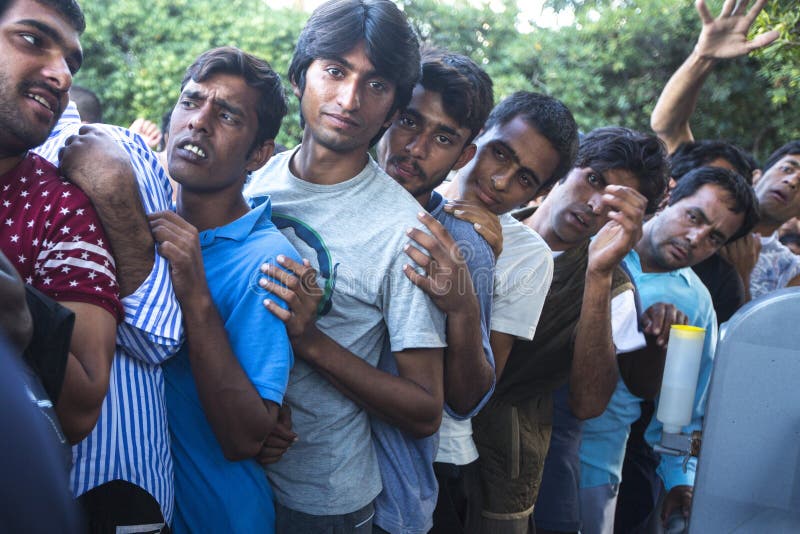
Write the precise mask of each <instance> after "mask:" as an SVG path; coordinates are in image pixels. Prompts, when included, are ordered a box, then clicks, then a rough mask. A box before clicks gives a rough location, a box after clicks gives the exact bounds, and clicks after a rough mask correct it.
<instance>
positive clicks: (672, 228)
mask: <svg viewBox="0 0 800 534" xmlns="http://www.w3.org/2000/svg"><path fill="white" fill-rule="evenodd" d="M730 203H731V198H730V193H728V192H727V191H726V190H725V189H723V188H722V187H720V186H718V185H714V184H705V185H703V186H702V187H700V188H699V189H698V190H697V191H696V192H695V194H694V195H692V196H690V197H686V198H682V199H681V200H679V201H678V202H676V203H674V204H673V205H671V206H668V207H667V208H666V209H664V211H662V212H660V213H659V214H658V215H656V216H655V217H654V218H653V219H651V220H650V221H648V223H647V224H646V225H645V227H644V237H643V241H644V245H645V246H644V250H643V252H644V253H645V254H646V256H647V257H648V258H649V260H648V263H649V265H650V268H651V269H652V270H655V271H659V272H666V271H674V270H675V269H680V268H681V267H689V266H692V265H695V264H697V263H699V262H701V261H703V260H704V259H706V258H708V257H709V256H711V255H712V254H714V253H715V252H716V251H717V250H719V248H720V247H722V245H724V244H725V243H726V242H727V241H728V239H729V238H730V237H731V236H732V235H733V234H735V233H736V232H737V231H738V230H739V228H740V227H741V226H742V223H743V222H744V214H743V213H734V212H732V211H731V210H730V208H729V205H730ZM637 249H638V247H637ZM643 259H644V255H643Z"/></svg>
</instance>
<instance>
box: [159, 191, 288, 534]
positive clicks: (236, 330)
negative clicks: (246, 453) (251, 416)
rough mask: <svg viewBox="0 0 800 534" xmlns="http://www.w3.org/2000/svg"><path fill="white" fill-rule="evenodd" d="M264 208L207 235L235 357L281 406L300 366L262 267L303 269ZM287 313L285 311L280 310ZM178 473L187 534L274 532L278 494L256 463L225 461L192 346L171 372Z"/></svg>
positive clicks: (179, 519) (170, 412)
mask: <svg viewBox="0 0 800 534" xmlns="http://www.w3.org/2000/svg"><path fill="white" fill-rule="evenodd" d="M270 215H271V209H270V203H269V202H265V203H264V204H262V205H261V206H259V207H257V208H256V209H254V210H252V211H250V212H248V213H247V214H245V215H244V216H242V217H240V218H239V219H237V220H236V221H234V222H232V223H230V224H227V225H225V226H222V227H219V228H213V229H210V230H206V231H204V232H201V233H200V246H201V248H202V254H203V264H204V266H205V271H206V279H207V281H208V286H209V289H210V291H211V297H212V298H213V300H214V304H216V306H217V309H218V311H219V314H220V316H221V317H222V320H223V322H224V323H225V331H226V332H227V334H228V341H229V343H230V345H231V349H232V350H233V353H234V354H235V355H236V357H237V358H238V360H239V363H240V364H241V365H242V369H244V371H245V373H247V376H248V377H249V378H250V380H251V381H252V383H253V386H254V387H255V388H256V390H257V391H258V392H259V394H260V395H261V397H262V398H263V399H266V400H269V401H272V402H275V403H276V404H280V403H281V402H282V401H283V394H284V391H285V390H286V385H287V383H288V380H289V371H290V369H291V367H292V364H293V363H294V359H293V355H292V347H291V345H290V343H289V338H288V336H287V334H286V328H285V327H284V325H283V323H282V322H281V321H280V320H279V319H277V318H276V317H275V316H273V315H272V314H271V313H270V312H269V311H268V310H267V309H265V308H264V306H263V304H262V301H263V300H264V298H265V297H267V296H269V298H271V299H273V300H276V301H278V299H276V298H275V297H274V296H272V295H269V294H268V293H267V292H265V291H264V290H263V289H261V288H260V287H259V285H258V280H259V279H260V278H261V277H262V276H263V275H262V274H261V271H260V270H259V267H260V266H261V265H262V264H263V263H273V264H276V261H275V258H276V257H277V256H278V255H279V254H284V255H285V256H287V257H289V258H292V259H294V260H295V261H298V262H299V261H300V257H299V256H298V254H297V252H296V251H295V250H294V248H293V247H292V246H291V245H290V244H289V242H288V241H287V240H286V238H285V237H283V235H282V234H281V233H280V231H278V229H277V228H276V227H275V226H274V225H273V224H272V222H271V221H270ZM281 305H283V303H282V302H281ZM164 376H165V383H166V388H165V389H166V401H167V416H168V422H169V431H170V437H171V438H172V455H173V462H174V465H175V519H174V524H173V530H174V531H175V532H176V533H181V532H242V533H250V532H274V531H275V510H274V508H273V504H272V499H273V497H272V489H271V488H270V486H269V482H268V481H267V477H266V476H265V474H264V471H263V469H262V468H261V467H260V466H259V465H258V464H257V463H256V461H255V460H253V459H250V460H244V461H240V462H230V461H228V460H227V459H225V456H224V455H223V453H222V449H221V448H220V445H219V443H218V442H217V440H216V438H215V436H214V433H213V431H212V429H211V426H210V425H209V424H208V421H207V420H206V416H205V413H204V411H203V407H202V405H201V404H200V398H199V396H198V394H197V389H196V387H195V383H194V378H193V377H192V370H191V367H190V365H189V354H188V348H187V345H184V347H183V348H182V349H181V351H180V352H179V353H178V354H177V356H175V357H174V358H172V359H171V360H170V361H169V362H167V363H166V364H164Z"/></svg>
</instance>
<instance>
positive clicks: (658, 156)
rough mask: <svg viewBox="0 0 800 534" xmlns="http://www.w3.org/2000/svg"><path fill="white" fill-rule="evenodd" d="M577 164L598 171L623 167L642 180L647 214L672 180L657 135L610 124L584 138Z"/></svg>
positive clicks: (655, 207)
mask: <svg viewBox="0 0 800 534" xmlns="http://www.w3.org/2000/svg"><path fill="white" fill-rule="evenodd" d="M574 166H575V167H580V168H585V167H591V168H592V169H594V170H595V171H597V172H601V173H602V172H604V171H608V170H611V169H623V170H627V171H630V172H632V173H633V174H634V175H635V176H636V178H637V179H638V180H639V192H640V193H642V194H643V195H644V196H645V197H646V198H647V208H646V211H645V213H648V214H650V213H655V211H656V209H657V208H658V205H659V203H660V202H661V199H662V198H663V197H664V193H665V192H666V191H667V184H668V183H669V164H668V163H667V149H666V147H665V146H664V143H663V142H661V140H660V139H659V138H658V137H656V136H655V135H648V134H644V133H641V132H637V131H634V130H631V129H628V128H622V127H618V126H608V127H605V128H597V129H595V130H592V131H591V132H589V133H588V134H586V135H585V136H583V138H582V139H581V143H580V147H579V148H578V156H577V157H576V158H575V165H574Z"/></svg>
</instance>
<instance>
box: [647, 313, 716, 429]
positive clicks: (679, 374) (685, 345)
mask: <svg viewBox="0 0 800 534" xmlns="http://www.w3.org/2000/svg"><path fill="white" fill-rule="evenodd" d="M705 338H706V329H705V328H700V327H698V326H688V325H680V324H674V325H672V327H671V328H670V332H669V345H668V347H667V359H666V362H665V364H664V377H663V378H662V379H661V395H660V397H659V399H658V412H657V413H656V418H657V419H658V420H659V421H661V423H662V424H663V425H664V432H670V433H673V434H678V433H680V431H681V428H682V427H684V426H686V425H688V424H689V422H690V421H691V420H692V405H693V404H694V396H695V390H696V389H697V375H698V374H699V372H700V358H701V357H702V355H703V343H704V342H705Z"/></svg>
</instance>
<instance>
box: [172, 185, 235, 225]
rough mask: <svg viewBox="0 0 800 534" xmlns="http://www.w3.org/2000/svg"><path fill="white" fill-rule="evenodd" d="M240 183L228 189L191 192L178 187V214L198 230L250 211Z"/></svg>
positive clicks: (227, 221) (224, 222)
mask: <svg viewBox="0 0 800 534" xmlns="http://www.w3.org/2000/svg"><path fill="white" fill-rule="evenodd" d="M242 185H243V184H242V183H240V182H238V181H237V182H236V184H234V187H235V188H236V189H234V188H229V191H215V192H213V193H208V192H199V193H198V192H193V191H187V190H186V188H185V187H181V188H180V194H179V196H178V206H177V207H178V215H180V216H181V217H183V218H184V219H185V220H186V221H187V222H188V223H190V224H191V225H192V226H194V227H195V228H197V231H198V232H202V231H203V230H208V229H210V228H219V227H220V226H225V225H226V224H228V223H231V222H233V221H235V220H236V219H238V218H239V217H241V216H242V215H244V214H246V213H247V212H248V211H250V206H249V205H248V204H247V201H245V199H244V196H243V195H242V192H241V191H242Z"/></svg>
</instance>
